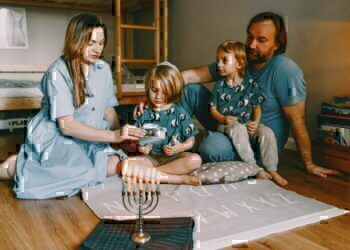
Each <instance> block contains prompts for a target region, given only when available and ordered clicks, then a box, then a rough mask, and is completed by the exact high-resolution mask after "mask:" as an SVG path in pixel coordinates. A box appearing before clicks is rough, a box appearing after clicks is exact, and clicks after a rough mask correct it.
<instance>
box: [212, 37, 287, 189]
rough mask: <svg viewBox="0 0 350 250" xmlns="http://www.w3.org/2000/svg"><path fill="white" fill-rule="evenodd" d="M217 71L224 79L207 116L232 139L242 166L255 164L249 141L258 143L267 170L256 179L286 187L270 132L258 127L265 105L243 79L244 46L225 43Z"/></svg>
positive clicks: (251, 84)
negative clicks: (263, 105) (271, 181)
mask: <svg viewBox="0 0 350 250" xmlns="http://www.w3.org/2000/svg"><path fill="white" fill-rule="evenodd" d="M216 57H217V71H218V73H219V74H220V75H221V76H223V77H225V79H224V80H221V81H218V82H216V84H215V87H214V90H213V94H212V98H211V101H210V113H211V115H212V116H213V118H214V119H216V120H217V121H218V122H219V127H218V130H219V131H220V132H223V133H225V134H227V135H228V136H229V137H230V138H231V139H232V143H233V146H234V147H235V149H236V151H237V153H238V155H239V156H240V157H241V159H242V160H243V161H244V162H247V163H249V164H253V165H255V164H256V160H255V158H254V152H253V150H252V148H251V145H250V139H254V140H256V141H257V142H258V145H259V150H260V157H261V160H262V164H263V166H264V167H265V169H266V170H267V172H268V173H266V172H265V171H261V172H260V173H259V174H258V176H257V177H258V178H262V179H272V180H273V181H274V182H276V183H277V184H278V185H280V186H285V185H287V184H288V182H287V180H285V179H284V178H282V177H281V176H280V175H279V174H278V173H277V164H278V150H277V142H276V138H275V135H274V133H273V131H272V130H271V129H270V128H268V127H266V126H264V125H263V124H259V123H260V118H261V105H262V103H263V101H264V97H263V96H262V94H261V92H260V89H259V86H258V85H257V84H256V82H255V81H254V80H252V79H248V78H247V77H245V78H244V73H245V69H246V65H247V63H246V54H245V46H244V44H242V43H240V42H235V41H225V42H223V43H222V44H220V45H219V47H218V49H217V53H216Z"/></svg>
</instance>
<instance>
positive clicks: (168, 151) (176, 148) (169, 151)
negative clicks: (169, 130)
mask: <svg viewBox="0 0 350 250" xmlns="http://www.w3.org/2000/svg"><path fill="white" fill-rule="evenodd" d="M172 139H173V142H174V145H173V146H169V145H165V146H164V147H163V151H164V154H165V155H167V156H170V155H175V154H178V153H181V152H184V151H185V147H184V145H183V144H182V143H180V142H179V141H178V140H176V138H175V137H174V136H173V137H172Z"/></svg>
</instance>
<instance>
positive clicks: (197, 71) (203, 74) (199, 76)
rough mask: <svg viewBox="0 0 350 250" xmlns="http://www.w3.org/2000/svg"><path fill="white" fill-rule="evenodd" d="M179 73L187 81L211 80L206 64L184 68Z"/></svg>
mask: <svg viewBox="0 0 350 250" xmlns="http://www.w3.org/2000/svg"><path fill="white" fill-rule="evenodd" d="M181 75H182V77H183V79H184V81H185V84H187V83H205V82H210V81H212V80H213V78H212V76H211V74H210V71H209V68H208V66H203V67H197V68H193V69H186V70H184V71H182V72H181Z"/></svg>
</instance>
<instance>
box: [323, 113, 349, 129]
mask: <svg viewBox="0 0 350 250" xmlns="http://www.w3.org/2000/svg"><path fill="white" fill-rule="evenodd" d="M317 125H318V128H320V127H321V125H330V126H336V127H342V128H350V117H349V118H348V117H343V116H339V115H330V114H320V115H317Z"/></svg>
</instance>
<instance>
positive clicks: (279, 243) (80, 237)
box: [0, 150, 350, 250]
mask: <svg viewBox="0 0 350 250" xmlns="http://www.w3.org/2000/svg"><path fill="white" fill-rule="evenodd" d="M280 159H281V163H280V164H279V166H278V167H279V172H280V174H281V175H282V176H284V177H285V178H287V179H288V181H289V184H288V186H287V189H289V190H292V191H295V192H297V193H299V194H301V195H304V196H307V197H311V198H315V199H317V200H320V201H323V202H326V203H329V204H331V205H334V206H337V207H340V208H348V209H349V208H350V182H349V180H350V178H349V176H345V177H344V178H338V177H329V178H319V177H316V176H311V175H307V174H306V173H305V171H304V169H302V168H301V166H302V163H301V161H300V158H299V156H298V154H297V153H296V152H294V151H288V150H285V151H283V152H282V153H281V154H280ZM13 184H14V183H13V182H10V181H6V182H4V181H1V182H0V197H1V202H0V214H1V220H0V242H1V248H3V249H77V248H78V247H79V245H80V244H81V243H82V242H83V241H84V240H85V239H86V237H87V236H88V235H89V234H90V233H91V231H92V230H93V229H94V227H95V226H96V225H97V223H98V222H99V220H98V218H97V217H96V216H95V215H94V214H93V213H92V211H91V210H90V209H89V208H88V207H87V206H86V205H85V204H84V203H83V201H82V200H81V199H80V198H79V196H74V197H70V198H65V199H50V200H43V201H35V200H19V199H16V198H15V197H14V195H13V192H12V187H13ZM262 219H263V218H262ZM349 246H350V216H349V215H343V216H338V217H336V218H332V219H330V220H327V221H326V222H322V223H314V224H312V225H308V226H303V227H299V228H296V229H293V230H289V231H286V232H282V233H277V234H273V235H270V236H268V237H264V238H261V239H258V240H254V241H250V242H246V243H244V244H242V245H241V247H240V248H238V247H237V248H236V247H228V248H227V249H262V250H266V249H277V250H278V249H281V250H294V249H348V247H349Z"/></svg>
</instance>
